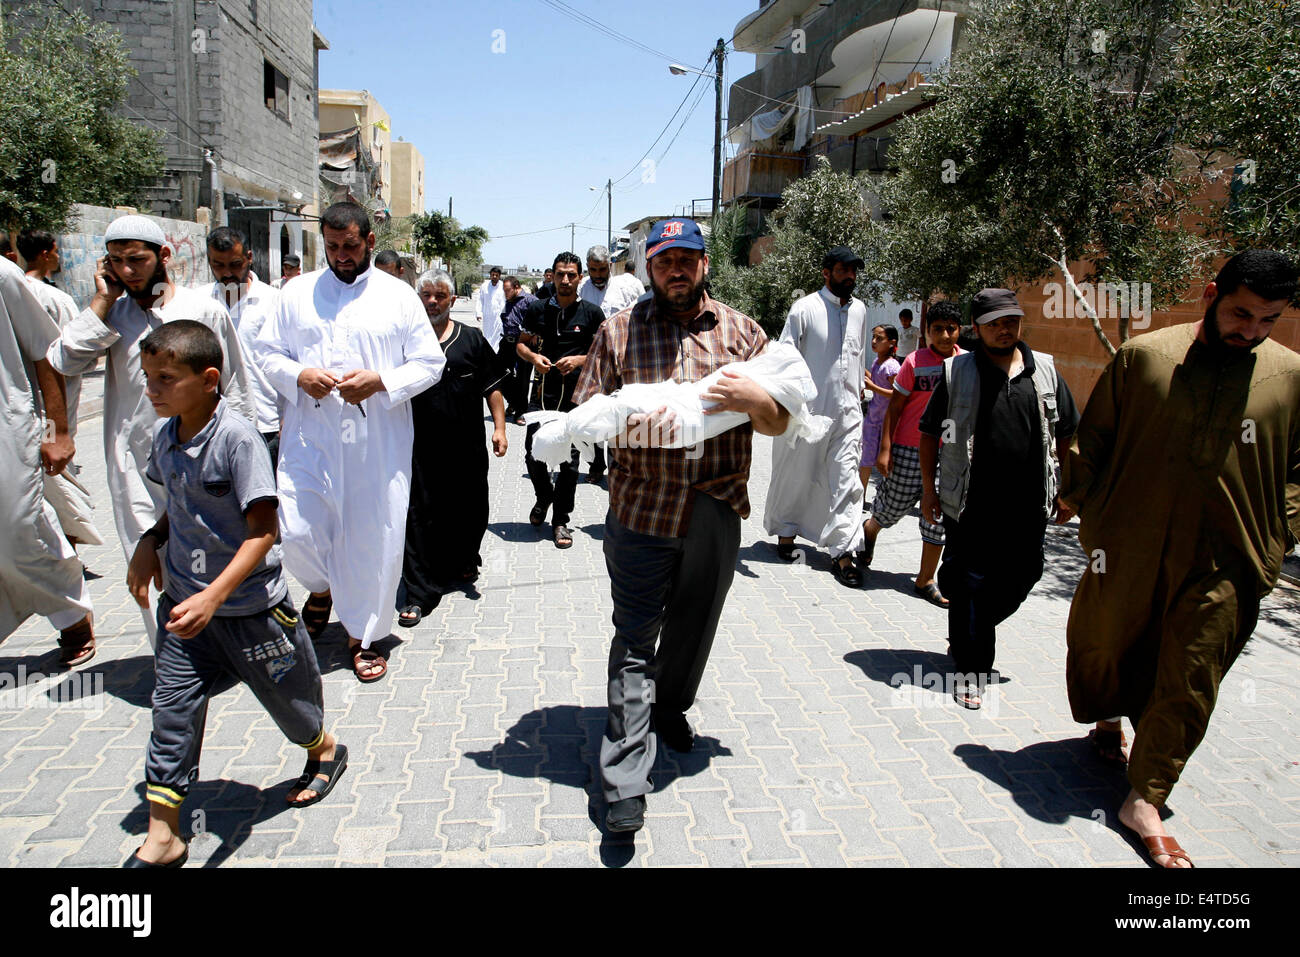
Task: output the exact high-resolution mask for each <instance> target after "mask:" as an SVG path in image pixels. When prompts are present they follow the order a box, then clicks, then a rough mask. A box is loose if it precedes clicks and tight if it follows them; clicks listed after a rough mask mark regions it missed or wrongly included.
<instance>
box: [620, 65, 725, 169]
mask: <svg viewBox="0 0 1300 957" xmlns="http://www.w3.org/2000/svg"><path fill="white" fill-rule="evenodd" d="M708 92H709V88H708V87H707V86H703V87H700V92H699V93H697V94H695V102H693V103H692V104H691V108H690V109H689V110H687V111H686V115H685V116H683V117H682V121H681V123H679V124H678V125H677V131H676V132H675V133H673V138H672V139H670V140H669V141H668V145H667V146H665V147H664V151H663V152H662V153H660V154H659V156H658V157H657V158H656V159H655V161H654V162H655V165H656V166H659V165H660V164H661V163H663V161H664V157H666V156H667V155H668V151H669V150H671V149H672V148H673V144H674V143H676V142H677V137H678V136H680V135H681V132H682V130H683V129H685V127H686V124H687V123H688V122H690V119H691V117H692V116H693V115H694V114H695V111H696V110H697V109H698V108H699V105H700V101H702V100H703V99H704V94H706V93H708ZM644 185H646V184H645V183H644V182H638V183H635V184H634V185H632V186H629V187H627V188H626V189H622V190H620V191H619V192H624V193H630V192H632V191H633V190H637V189H640V188H641V187H642V186H644Z"/></svg>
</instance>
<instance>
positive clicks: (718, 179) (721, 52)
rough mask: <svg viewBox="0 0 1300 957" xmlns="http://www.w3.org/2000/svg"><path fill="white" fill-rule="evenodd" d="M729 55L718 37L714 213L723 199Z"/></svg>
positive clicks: (715, 61)
mask: <svg viewBox="0 0 1300 957" xmlns="http://www.w3.org/2000/svg"><path fill="white" fill-rule="evenodd" d="M726 57H727V45H726V44H725V43H724V42H723V41H722V37H718V45H717V46H716V47H714V48H713V60H714V65H715V66H716V67H717V75H716V78H715V79H714V81H713V90H714V105H713V215H714V216H716V215H718V209H719V205H720V203H721V200H722V61H723V60H725V59H726Z"/></svg>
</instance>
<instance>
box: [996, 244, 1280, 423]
mask: <svg viewBox="0 0 1300 957" xmlns="http://www.w3.org/2000/svg"><path fill="white" fill-rule="evenodd" d="M1219 265H1221V264H1216V265H1215V268H1214V269H1213V270H1211V271H1210V275H1211V276H1213V273H1214V272H1216V271H1217V269H1218V266H1219ZM1074 274H1075V276H1076V277H1077V276H1079V275H1080V274H1081V270H1080V269H1078V268H1075V269H1074ZM1054 281H1055V282H1059V281H1060V275H1059V273H1058V274H1056V276H1055V277H1053V279H1049V280H1047V281H1045V282H1044V283H1041V284H1039V285H1036V286H1025V287H1022V288H1020V289H1018V290H1017V291H1016V295H1017V297H1018V298H1019V300H1020V306H1021V308H1022V309H1024V310H1025V318H1024V325H1023V336H1024V339H1025V341H1026V342H1027V343H1029V344H1030V346H1032V347H1033V348H1035V349H1037V350H1039V351H1040V352H1049V353H1051V354H1052V355H1053V356H1054V357H1055V359H1056V367H1057V368H1058V369H1059V370H1060V371H1061V374H1062V375H1063V376H1064V377H1065V381H1066V382H1067V383H1068V384H1069V386H1070V391H1071V392H1072V393H1073V394H1074V396H1075V398H1076V399H1077V400H1078V402H1079V404H1080V406H1081V407H1082V405H1083V404H1084V403H1085V402H1086V401H1087V398H1088V396H1089V394H1091V392H1092V387H1093V386H1094V385H1095V384H1096V382H1097V379H1098V378H1099V377H1100V376H1101V373H1102V370H1103V369H1104V368H1105V367H1106V364H1107V362H1108V361H1109V359H1108V357H1107V355H1106V350H1105V349H1103V348H1102V345H1101V342H1100V341H1099V340H1098V339H1097V335H1096V333H1095V332H1094V331H1093V328H1092V323H1091V321H1090V320H1089V319H1088V318H1087V317H1086V316H1084V315H1083V314H1082V312H1081V311H1078V310H1076V313H1077V315H1076V317H1075V318H1068V317H1065V318H1047V317H1045V316H1044V314H1043V310H1044V306H1045V305H1046V304H1047V301H1048V293H1047V291H1046V290H1045V289H1044V287H1045V286H1046V285H1047V284H1048V283H1051V282H1054ZM1204 289H1205V283H1204V281H1198V282H1195V283H1191V284H1189V285H1188V286H1187V288H1186V289H1185V290H1184V293H1183V301H1182V302H1180V303H1179V304H1178V305H1176V306H1175V307H1174V308H1172V309H1169V310H1167V311H1165V312H1156V313H1153V315H1152V317H1151V325H1150V326H1149V327H1148V328H1146V329H1144V330H1142V332H1135V333H1134V334H1135V335H1142V334H1143V333H1145V332H1152V331H1154V330H1156V329H1163V328H1165V327H1166V326H1171V325H1177V324H1179V323H1184V322H1195V321H1196V320H1198V319H1200V318H1201V317H1202V316H1203V315H1204V312H1205V310H1204V307H1203V306H1202V305H1201V303H1200V297H1201V293H1202V291H1204ZM1066 295H1067V296H1068V295H1069V293H1068V292H1067V293H1066ZM1049 311H1051V312H1053V313H1055V312H1056V310H1050V309H1049ZM1102 328H1103V329H1104V330H1105V332H1106V336H1107V338H1109V339H1110V341H1111V343H1112V344H1113V345H1114V346H1116V347H1118V346H1119V344H1120V343H1119V329H1118V323H1117V321H1116V320H1115V319H1108V320H1105V319H1104V320H1102ZM1271 338H1273V339H1275V340H1276V341H1278V342H1280V343H1282V344H1283V345H1285V346H1287V347H1288V348H1291V349H1294V350H1295V351H1297V352H1300V311H1297V310H1294V309H1291V310H1287V311H1286V312H1284V313H1283V314H1282V318H1281V319H1279V320H1278V322H1277V325H1276V327H1275V328H1274V331H1273V334H1272V337H1271Z"/></svg>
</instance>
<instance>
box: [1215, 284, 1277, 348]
mask: <svg viewBox="0 0 1300 957" xmlns="http://www.w3.org/2000/svg"><path fill="white" fill-rule="evenodd" d="M1219 298H1221V297H1219ZM1219 298H1216V299H1215V300H1214V302H1212V303H1210V306H1209V308H1208V309H1206V310H1205V321H1204V323H1202V326H1201V328H1203V329H1204V330H1205V341H1206V342H1207V343H1209V345H1210V347H1211V348H1212V349H1214V350H1215V351H1216V352H1219V353H1226V354H1233V355H1235V354H1239V353H1241V352H1245V351H1248V350H1250V349H1254V348H1255V347H1256V346H1258V345H1259V344H1260V343H1262V342H1263V341H1264V340H1263V339H1243V338H1241V337H1237V338H1236V339H1234V340H1233V341H1231V342H1229V341H1228V340H1226V339H1224V338H1223V334H1222V333H1221V332H1220V331H1219ZM1265 338H1267V337H1265Z"/></svg>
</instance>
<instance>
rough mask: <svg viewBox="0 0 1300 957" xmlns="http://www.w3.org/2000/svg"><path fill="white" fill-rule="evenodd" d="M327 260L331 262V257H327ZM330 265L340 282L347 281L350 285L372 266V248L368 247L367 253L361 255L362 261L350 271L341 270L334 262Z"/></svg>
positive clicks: (331, 270)
mask: <svg viewBox="0 0 1300 957" xmlns="http://www.w3.org/2000/svg"><path fill="white" fill-rule="evenodd" d="M326 262H329V257H326ZM329 267H330V272H332V273H333V274H334V275H335V276H336V277H338V280H339V282H341V283H346V284H347V285H349V286H350V285H352V283H353V282H354V281H355V280H356V278H357V277H358V276H360V275H361V274H362V273H363V272H365V271H366V270H367V269H369V268H370V250H369V249H367V250H366V254H365V255H364V256H363V257H361V261H360V262H358V263H357V264H356V266H354V267H353V268H352V269H351V270H349V271H348V272H341V271H340V270H339V268H338V267H337V266H335V265H334V263H332V262H330V263H329Z"/></svg>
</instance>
